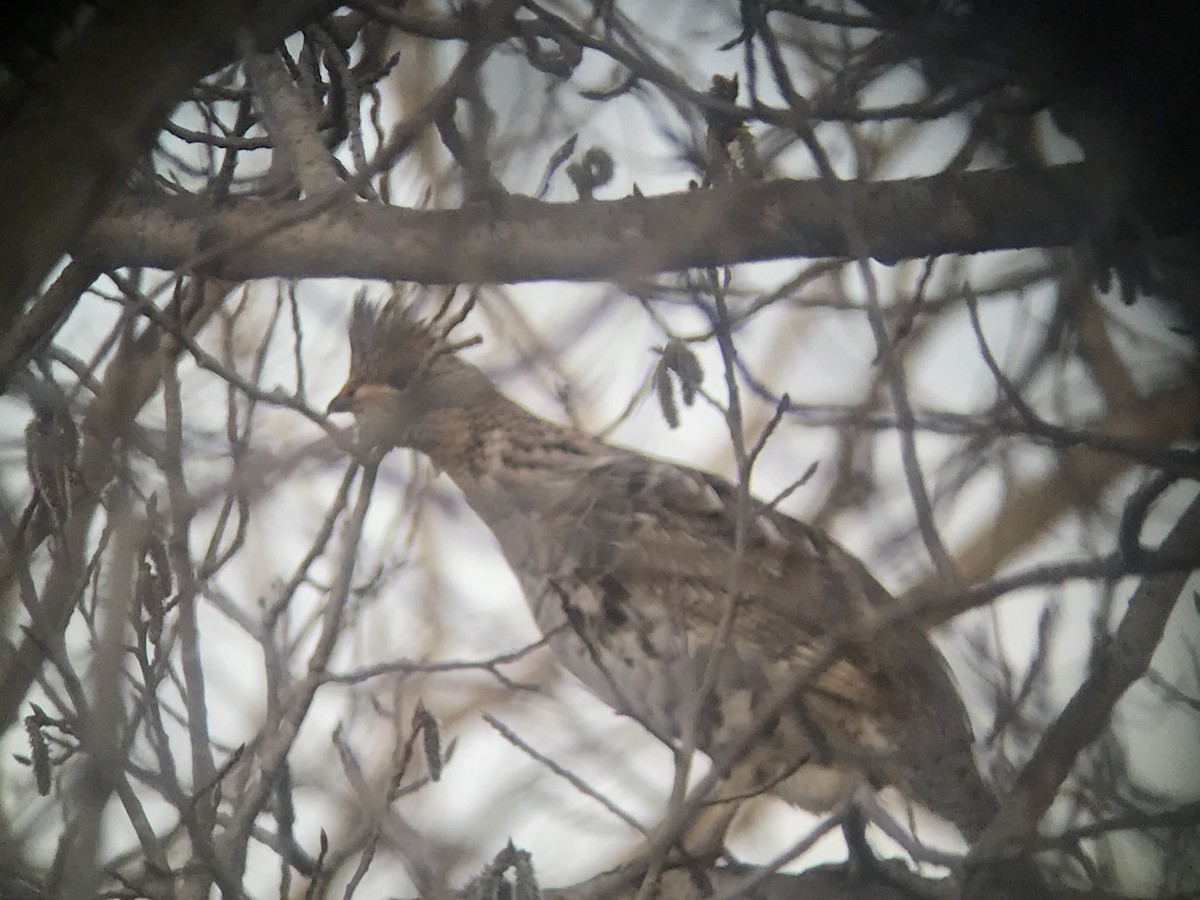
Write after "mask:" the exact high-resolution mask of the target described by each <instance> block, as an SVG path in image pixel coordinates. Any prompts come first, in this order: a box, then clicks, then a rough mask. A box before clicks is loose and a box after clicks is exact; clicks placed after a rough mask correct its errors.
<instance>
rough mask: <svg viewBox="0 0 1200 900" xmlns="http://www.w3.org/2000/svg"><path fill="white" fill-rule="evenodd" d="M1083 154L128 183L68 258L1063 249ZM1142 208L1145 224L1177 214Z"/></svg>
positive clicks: (1085, 213)
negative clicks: (392, 187) (796, 175)
mask: <svg viewBox="0 0 1200 900" xmlns="http://www.w3.org/2000/svg"><path fill="white" fill-rule="evenodd" d="M1096 185H1097V177H1096V172H1095V171H1094V170H1093V169H1092V168H1090V167H1088V166H1087V165H1086V164H1074V165H1065V166H1054V167H1049V168H1044V169H1027V170H1018V169H1004V170H989V171H975V172H954V173H942V174H939V175H934V176H931V177H927V178H913V179H905V180H898V181H877V182H863V181H842V182H837V183H832V184H830V183H825V182H822V181H791V180H778V181H767V182H746V183H739V184H736V185H733V186H728V187H720V188H711V189H703V190H692V191H686V192H682V193H674V194H664V195H660V196H655V197H641V196H635V197H626V198H623V199H620V200H589V201H581V202H576V203H546V202H542V201H538V200H533V199H531V198H528V197H524V196H517V195H509V196H507V197H503V198H501V199H499V200H497V201H495V202H492V203H479V204H473V205H469V206H466V207H463V208H460V209H447V210H414V209H407V208H402V207H395V206H383V205H379V204H370V203H360V202H353V201H351V200H349V199H347V198H345V197H344V196H343V197H342V198H341V199H337V198H335V199H333V200H329V199H318V200H297V201H257V200H243V201H233V202H229V203H223V204H221V205H220V206H216V205H213V204H210V203H208V202H206V201H203V200H199V199H193V198H169V199H144V198H140V197H135V196H131V195H126V196H124V197H122V198H121V199H120V200H118V201H117V202H116V203H115V204H113V205H112V206H111V207H110V208H109V209H108V211H107V212H105V213H104V214H103V215H102V216H101V217H100V218H99V220H98V221H96V222H95V223H94V224H93V226H92V227H91V229H90V230H89V232H88V234H87V236H86V237H85V239H84V240H83V242H82V245H81V246H80V248H79V252H78V253H77V254H76V255H77V256H82V257H85V258H87V259H88V260H89V262H93V263H95V264H98V265H100V266H103V267H108V268H114V267H120V266H134V265H140V266H150V267H153V268H159V269H170V270H179V269H195V270H205V271H207V272H209V273H211V274H216V275H219V276H221V277H223V278H229V279H236V280H242V279H247V278H266V277H276V276H277V277H286V278H321V277H339V276H345V277H356V278H377V279H382V280H386V281H414V282H421V283H429V284H438V283H441V284H452V283H503V282H518V281H538V280H546V279H562V280H612V281H617V282H628V281H632V280H635V279H638V278H642V277H645V276H647V275H650V274H652V273H655V272H662V271H677V270H682V269H688V268H695V267H711V266H723V265H731V264H734V263H739V262H751V261H758V260H771V259H783V258H791V257H809V258H812V257H839V256H847V255H849V254H850V249H849V244H848V242H847V240H846V237H845V235H844V233H843V230H842V228H841V227H840V225H839V223H838V215H837V213H838V209H839V207H844V208H846V209H849V210H850V212H851V214H852V216H853V218H854V221H855V223H856V225H857V227H858V229H859V231H860V234H859V235H857V236H856V237H861V239H862V241H863V242H864V244H865V246H866V248H867V251H868V252H869V254H870V255H871V256H872V257H873V258H875V259H877V260H880V261H883V262H888V263H890V262H895V261H897V260H901V259H905V258H914V257H925V256H932V255H938V254H945V253H980V252H984V251H990V250H1007V249H1019V248H1028V247H1052V246H1063V245H1069V244H1073V243H1076V242H1078V241H1081V240H1085V239H1087V238H1088V237H1090V236H1092V235H1093V234H1095V233H1096V232H1097V231H1098V230H1099V229H1100V228H1101V227H1102V226H1103V223H1104V222H1105V221H1106V217H1107V216H1108V215H1110V210H1111V202H1110V201H1109V200H1106V198H1105V197H1104V192H1103V191H1099V190H1097V187H1096ZM1144 212H1145V213H1146V214H1147V215H1150V216H1151V218H1152V222H1151V224H1152V225H1153V226H1154V228H1155V230H1156V231H1159V232H1162V233H1171V232H1172V231H1174V230H1178V229H1180V228H1183V227H1184V222H1185V217H1186V215H1188V213H1187V211H1183V210H1176V209H1173V208H1169V204H1164V208H1163V209H1160V210H1149V211H1146V210H1144Z"/></svg>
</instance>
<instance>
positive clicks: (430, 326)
mask: <svg viewBox="0 0 1200 900" xmlns="http://www.w3.org/2000/svg"><path fill="white" fill-rule="evenodd" d="M465 315H466V310H465V309H464V310H463V312H462V313H461V314H459V315H457V316H456V317H452V321H444V320H445V319H446V318H447V316H446V315H445V314H444V308H443V310H442V311H439V314H438V315H434V316H431V317H429V318H427V319H422V318H420V317H419V316H418V315H417V313H416V312H415V311H414V309H413V305H412V304H411V303H409V302H406V301H405V300H402V299H401V298H399V297H393V298H391V299H390V300H388V301H386V302H383V303H375V302H372V301H370V300H368V299H367V298H366V297H365V296H364V295H362V294H360V295H359V296H358V297H357V298H356V299H355V301H354V304H353V308H352V311H351V314H350V319H349V343H350V371H349V375H348V377H347V380H346V382H345V384H344V385H343V387H342V388H341V390H340V391H338V393H337V395H336V396H335V397H334V398H333V399H332V401H330V403H329V406H328V412H329V413H353V415H354V417H355V420H356V425H357V428H358V432H359V440H360V441H361V442H362V443H363V445H364V446H367V447H371V448H375V449H377V450H381V451H383V452H387V451H388V450H390V449H391V448H397V447H399V448H408V449H411V450H415V451H417V452H418V453H419V454H422V455H424V456H425V457H427V458H428V459H429V460H431V461H432V462H433V464H434V465H435V467H436V468H437V469H438V470H439V471H440V472H442V473H444V474H445V475H447V476H448V477H449V478H450V479H451V480H452V481H453V482H454V484H455V485H456V486H457V487H458V489H459V490H460V491H461V492H462V496H463V497H464V498H465V500H466V503H467V504H468V505H469V506H470V508H471V509H472V510H473V511H474V513H475V514H476V515H477V516H478V517H479V519H480V520H482V522H483V523H484V524H485V525H486V526H487V527H488V528H489V529H490V531H491V532H492V534H493V535H494V537H495V539H496V541H497V543H498V544H499V547H500V550H501V551H502V553H503V555H504V557H505V560H506V561H507V563H508V565H509V566H510V567H511V569H512V571H513V572H514V574H515V575H516V577H517V580H518V582H519V584H520V586H521V589H522V591H523V593H524V596H525V599H526V601H527V602H528V605H529V608H530V611H531V613H532V616H533V619H534V620H535V622H536V623H537V626H538V627H539V628H540V630H541V631H542V633H543V634H544V635H545V636H546V640H547V643H548V644H549V646H550V648H551V649H552V650H553V652H554V653H555V655H556V656H557V658H558V660H559V661H560V662H561V664H562V665H563V666H564V667H565V668H566V669H567V670H568V671H569V672H570V673H571V674H572V675H574V676H575V677H576V678H577V679H578V680H579V681H580V682H582V684H583V685H584V686H585V687H586V688H587V689H589V690H590V691H591V692H592V693H593V694H595V695H596V696H597V697H598V698H599V699H600V700H602V701H603V702H604V703H606V704H607V705H608V706H610V707H612V709H614V710H615V711H617V712H618V713H620V714H623V715H625V716H628V717H630V718H632V719H634V720H636V721H637V722H639V723H640V724H641V725H642V726H643V727H644V728H646V729H647V730H648V731H650V732H651V733H652V734H654V735H656V736H658V737H659V738H661V739H662V740H664V741H667V742H673V743H674V744H675V745H678V744H679V742H680V741H681V739H682V738H683V736H684V735H685V734H690V735H691V737H692V740H693V741H694V747H695V748H696V749H699V750H701V751H703V752H704V753H706V754H708V755H709V756H710V757H711V758H713V759H719V758H723V754H728V753H729V752H730V751H733V750H737V749H742V750H743V751H744V752H742V753H741V756H740V757H739V758H738V759H737V761H736V765H737V771H738V773H739V778H737V779H735V778H734V777H733V772H732V770H731V772H730V778H729V783H730V784H732V783H734V782H735V781H736V782H737V783H738V784H739V791H740V792H741V796H743V797H744V796H746V795H751V794H755V793H759V792H769V793H771V794H774V795H776V796H779V797H781V798H782V799H784V800H786V801H788V802H790V803H792V804H794V805H797V806H799V807H801V808H804V809H807V810H810V811H813V812H818V813H819V812H825V811H828V810H830V809H832V808H834V807H835V806H837V805H838V804H839V803H841V802H844V801H845V800H846V798H847V797H849V796H851V795H852V794H853V793H854V792H855V791H858V790H860V789H864V788H865V789H867V790H870V791H875V790H879V789H882V788H884V787H888V786H891V787H894V788H896V789H898V790H899V791H900V793H901V794H902V795H903V796H905V797H907V798H908V799H910V800H912V801H915V802H916V803H917V804H919V805H920V806H922V807H925V808H927V809H928V810H930V811H932V812H933V813H935V814H937V815H938V816H940V817H941V818H943V819H945V820H948V821H949V822H950V823H952V824H953V825H954V826H956V827H957V828H958V830H959V831H960V832H962V833H963V835H964V836H965V837H966V838H968V839H969V838H970V837H972V836H975V835H978V834H979V833H980V832H981V831H982V830H983V828H984V827H985V826H986V824H987V823H988V822H989V821H990V820H991V819H992V817H993V816H994V814H995V812H996V809H997V800H996V797H995V795H994V794H993V793H992V791H991V789H990V788H989V787H988V785H987V784H986V782H985V781H984V780H983V778H982V776H981V774H980V772H979V769H978V768H977V765H976V762H975V759H974V755H973V750H972V747H973V738H972V731H971V726H970V723H969V719H968V716H967V712H966V709H965V707H964V704H963V702H962V699H961V697H960V695H959V692H958V690H957V689H956V687H955V684H954V681H953V676H952V674H951V672H950V669H949V666H948V665H947V663H946V661H945V659H944V657H943V656H942V654H941V653H940V652H939V651H938V649H937V648H936V647H935V646H934V644H933V643H932V642H931V640H930V639H929V637H928V636H927V635H926V634H925V633H924V632H923V631H922V630H921V629H920V628H919V627H917V626H916V625H915V624H912V623H908V622H906V621H903V620H902V621H899V622H896V623H894V624H890V625H888V626H887V627H886V628H875V629H869V630H868V629H867V628H866V627H865V626H866V624H867V623H871V622H872V621H874V620H875V619H876V618H877V617H878V615H879V614H880V613H881V611H884V610H886V609H887V608H888V607H889V606H891V605H892V604H894V602H895V601H894V599H893V597H892V596H891V594H890V593H889V592H888V591H887V590H886V589H885V588H884V587H883V586H882V585H881V584H880V583H879V582H878V581H877V580H876V579H875V578H874V577H873V576H872V575H871V573H870V572H869V571H868V569H867V568H866V566H865V565H864V564H863V563H862V562H860V561H859V560H858V559H857V558H856V557H854V556H853V555H852V554H851V553H849V552H848V551H847V550H845V549H843V547H842V546H840V545H839V544H838V543H837V542H836V541H834V540H833V539H832V538H831V537H829V536H828V535H826V534H825V533H824V532H822V531H820V530H818V529H817V528H814V527H812V526H810V525H808V524H805V523H804V522H802V521H800V520H799V519H796V518H792V517H790V516H788V515H786V514H784V513H782V512H780V511H778V510H776V509H774V508H772V507H770V506H769V505H766V504H762V503H759V502H757V501H755V503H754V505H753V506H752V507H751V513H752V514H750V515H747V514H746V512H745V509H746V506H745V504H744V502H740V501H739V494H738V490H737V488H736V487H735V486H734V485H733V484H732V483H731V482H729V481H727V480H725V479H723V478H721V477H719V476H717V475H714V474H710V473H708V472H704V471H701V470H699V469H694V468H690V467H688V466H684V465H680V464H677V463H673V462H668V461H664V460H660V459H655V458H652V457H650V456H646V455H643V454H640V453H637V452H634V451H632V450H628V449H623V448H620V447H617V446H614V445H612V444H609V443H606V442H605V441H603V440H601V439H599V438H597V437H594V436H591V435H589V434H587V433H586V432H584V431H583V430H581V429H578V428H575V427H572V426H568V425H561V424H557V423H554V422H551V421H548V420H547V419H544V418H542V417H540V416H538V415H535V414H534V413H532V412H530V411H529V410H527V409H525V408H524V407H523V406H521V405H520V404H518V403H516V402H514V401H513V400H511V399H509V398H508V397H506V396H505V395H504V394H503V393H501V392H500V391H499V390H498V389H497V387H496V386H495V385H494V384H493V383H492V382H491V380H489V378H488V377H487V376H486V375H484V373H483V372H482V371H481V370H480V369H479V368H477V367H476V366H474V365H473V364H471V363H470V362H468V361H467V360H465V359H463V358H462V351H463V350H465V349H466V348H467V347H469V346H470V345H472V344H474V343H477V342H478V340H477V339H473V340H471V339H468V340H454V339H453V337H452V335H451V331H452V330H453V329H454V328H456V327H458V325H460V324H461V322H462V319H463V318H464V317H465ZM739 519H741V521H742V524H741V526H740V528H739ZM739 532H740V533H739ZM731 573H732V574H731ZM860 624H862V625H864V628H863V630H862V634H863V635H866V636H864V637H862V638H860V639H857V640H856V639H854V634H855V629H856V626H858V625H860ZM846 635H850V639H848V640H847V639H845V636H846ZM837 636H841V637H840V638H839V642H838V644H837V648H836V649H837V654H836V658H835V659H834V660H833V661H832V662H831V663H830V662H828V660H825V662H826V663H827V664H824V665H820V666H816V665H814V664H815V663H817V662H818V661H821V660H822V659H823V657H822V654H828V653H829V650H830V647H831V643H830V642H831V641H833V640H834V639H835V637H837ZM808 668H811V669H812V670H813V675H812V677H811V678H808V679H803V678H802V679H800V682H799V689H798V690H797V691H795V693H794V695H792V696H788V697H787V698H786V700H785V702H784V703H782V704H779V703H778V702H776V703H775V704H774V707H772V708H768V705H769V704H770V703H771V698H772V697H773V696H774V693H775V692H776V689H777V688H779V687H780V686H781V685H785V684H787V683H788V679H789V678H793V677H794V676H795V675H796V674H797V673H803V672H805V671H806V670H807V669H808ZM751 728H756V731H755V732H754V733H753V735H750V736H749V737H750V739H749V740H747V737H748V736H747V730H748V729H751ZM689 729H690V730H689Z"/></svg>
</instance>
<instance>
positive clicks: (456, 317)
mask: <svg viewBox="0 0 1200 900" xmlns="http://www.w3.org/2000/svg"><path fill="white" fill-rule="evenodd" d="M455 293H456V291H455V290H451V291H450V292H449V293H448V294H447V295H446V298H445V300H444V301H443V302H442V305H441V306H440V307H439V308H438V310H437V312H435V313H434V314H433V315H432V316H430V317H429V318H428V319H422V318H420V317H419V316H418V314H417V312H416V311H415V309H414V305H413V303H412V302H410V301H408V300H406V299H405V298H403V297H401V296H400V295H399V294H393V295H392V296H391V297H389V298H388V299H387V300H385V301H384V302H383V303H375V302H373V301H372V300H370V299H368V297H367V294H366V292H365V291H359V293H358V295H357V296H355V298H354V307H353V309H352V310H351V313H350V326H349V336H350V373H351V378H352V379H354V380H356V381H358V382H360V383H365V382H373V383H378V384H389V385H391V386H392V387H396V388H401V389H402V388H404V387H406V386H407V385H408V384H409V383H410V382H412V381H413V380H414V379H416V378H419V377H420V375H421V374H422V373H424V372H428V371H429V369H430V367H431V366H432V365H433V364H434V363H435V362H436V361H437V360H438V359H439V358H441V357H443V356H447V355H449V354H453V353H455V352H457V351H459V350H462V349H464V348H466V347H472V346H474V345H475V344H478V343H480V342H481V340H482V339H481V338H480V337H479V336H478V335H475V336H472V337H469V338H465V339H463V340H458V341H453V340H451V339H450V333H451V331H453V330H454V329H455V328H456V327H458V325H460V324H461V323H462V321H463V319H465V318H466V316H467V314H468V313H469V312H470V311H471V309H472V308H473V307H474V305H475V294H474V293H472V294H471V296H469V297H468V298H467V301H466V303H464V304H463V306H462V308H461V309H460V310H459V311H458V312H457V313H455V314H453V315H452V314H451V313H450V308H451V306H452V304H453V301H454V296H455Z"/></svg>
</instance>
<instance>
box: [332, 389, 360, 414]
mask: <svg viewBox="0 0 1200 900" xmlns="http://www.w3.org/2000/svg"><path fill="white" fill-rule="evenodd" d="M353 400H354V389H353V388H352V387H350V386H349V385H346V386H345V387H344V388H342V389H341V390H340V391H338V393H337V396H336V397H334V398H333V399H332V400H330V401H329V405H328V406H327V407H325V413H326V415H328V414H330V413H343V412H353V410H354V404H353Z"/></svg>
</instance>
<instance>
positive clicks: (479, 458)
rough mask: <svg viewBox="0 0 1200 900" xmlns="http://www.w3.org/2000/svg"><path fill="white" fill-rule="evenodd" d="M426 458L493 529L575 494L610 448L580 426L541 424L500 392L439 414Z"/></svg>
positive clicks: (428, 435) (426, 441) (425, 440)
mask: <svg viewBox="0 0 1200 900" xmlns="http://www.w3.org/2000/svg"><path fill="white" fill-rule="evenodd" d="M420 438H421V439H420V441H419V442H418V443H417V444H416V449H418V450H420V451H421V452H423V453H424V454H426V455H427V456H428V457H429V458H430V459H431V460H432V462H433V463H434V465H436V466H437V467H438V468H439V469H440V470H441V471H443V472H445V473H446V474H447V475H448V476H449V477H450V478H451V479H452V480H453V481H454V483H455V484H456V485H458V487H459V489H460V490H462V492H463V494H464V495H465V496H466V499H467V502H468V503H470V505H471V506H472V507H473V508H474V509H475V511H476V512H477V513H478V514H479V515H480V516H481V517H482V518H483V519H484V521H485V522H487V523H488V524H494V520H495V518H496V517H497V516H503V517H508V516H511V515H513V514H521V513H527V514H536V513H538V512H539V511H540V510H542V509H544V508H545V507H546V506H547V505H548V504H551V503H553V502H555V501H556V500H557V499H558V498H559V497H561V496H562V495H563V494H564V493H565V492H567V491H569V490H570V489H571V487H572V485H574V484H575V482H576V479H575V478H574V477H571V476H570V475H569V474H568V475H567V476H566V477H564V473H570V472H572V471H573V470H574V471H577V472H578V473H580V474H582V473H583V472H584V471H586V470H587V468H588V466H589V464H590V462H589V461H590V460H593V459H595V457H596V456H597V454H603V453H604V452H605V451H607V450H608V449H609V448H608V447H607V446H606V445H605V444H603V443H601V442H600V441H599V440H597V439H595V438H592V437H590V436H588V435H586V434H584V433H582V432H580V431H578V430H577V429H574V428H570V427H567V426H563V425H556V424H554V423H553V422H547V421H546V420H545V419H541V418H539V417H537V416H535V415H533V414H532V413H530V412H529V411H528V410H526V409H524V408H523V407H521V406H519V405H518V404H516V403H514V402H513V401H512V400H509V399H508V398H507V397H505V396H504V395H503V394H501V393H499V392H498V391H494V390H493V391H492V392H491V394H490V395H489V396H487V397H480V398H477V399H476V401H475V402H472V403H470V404H466V405H463V406H457V407H453V408H448V409H443V410H439V411H438V413H437V414H435V415H431V416H430V417H429V419H428V421H427V423H426V424H425V427H423V428H422V434H421V436H420Z"/></svg>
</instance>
